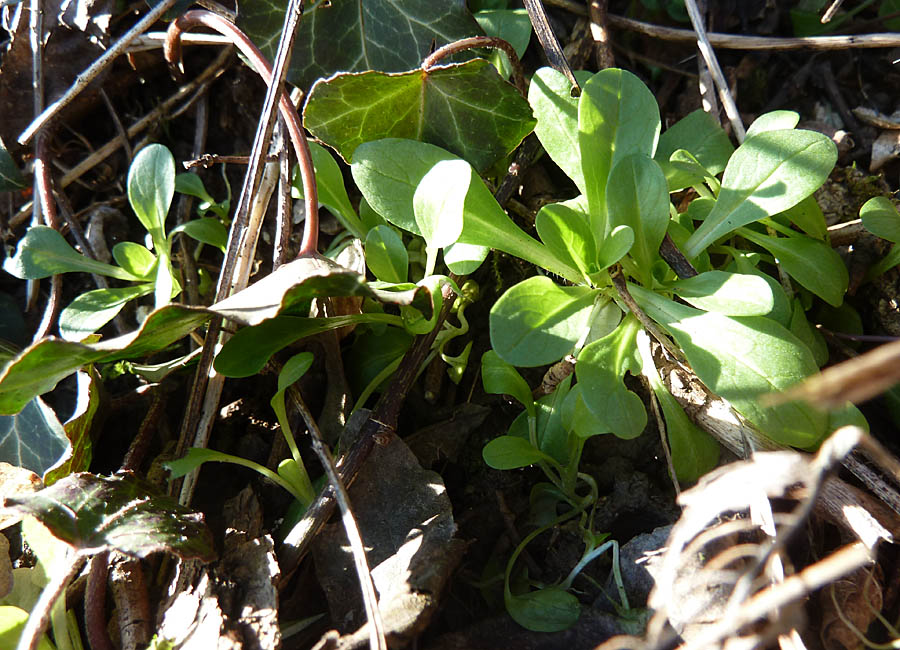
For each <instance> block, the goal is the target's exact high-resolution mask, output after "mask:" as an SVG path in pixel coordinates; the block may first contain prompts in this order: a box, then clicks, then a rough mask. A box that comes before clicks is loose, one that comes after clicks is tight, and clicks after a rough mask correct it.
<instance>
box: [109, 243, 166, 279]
mask: <svg viewBox="0 0 900 650" xmlns="http://www.w3.org/2000/svg"><path fill="white" fill-rule="evenodd" d="M112 256H113V259H114V260H115V261H116V264H118V265H119V266H120V267H122V269H123V270H124V271H125V272H126V273H130V274H131V275H133V276H134V277H135V278H140V279H142V280H149V279H151V278H152V277H153V276H152V273H153V267H154V266H156V255H154V254H153V253H151V252H150V251H149V250H147V248H146V247H145V246H141V245H140V244H136V243H134V242H130V241H121V242H119V243H118V244H116V245H115V246H113V249H112Z"/></svg>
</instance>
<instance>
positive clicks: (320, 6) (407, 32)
mask: <svg viewBox="0 0 900 650" xmlns="http://www.w3.org/2000/svg"><path fill="white" fill-rule="evenodd" d="M286 7H287V0H269V1H268V2H246V3H241V6H240V13H239V15H238V26H239V27H240V28H241V29H243V30H244V31H245V32H247V34H248V35H249V36H250V38H251V39H253V42H254V43H256V44H257V45H258V46H259V48H260V49H261V50H262V51H263V53H264V54H265V55H266V56H267V57H268V58H269V60H272V59H273V58H274V55H275V49H276V48H277V47H278V41H279V39H280V38H281V28H282V25H283V24H284V11H285V8H286ZM481 33H482V31H481V28H480V27H479V26H478V23H476V22H475V19H474V18H472V16H471V15H470V14H469V12H468V11H466V3H465V2H464V0H331V2H320V3H316V6H315V7H314V8H312V9H308V10H307V11H306V12H305V13H304V15H303V20H302V21H300V26H299V27H298V28H297V38H296V40H295V42H294V43H295V45H294V51H293V55H292V57H291V66H290V68H289V70H288V80H289V81H290V82H291V83H293V84H296V85H298V86H299V87H300V88H303V89H306V88H309V87H310V86H311V85H312V83H313V82H314V81H315V80H316V79H318V78H319V77H327V76H329V75H331V74H334V73H335V72H338V71H347V72H356V71H360V70H381V71H383V72H400V71H403V70H410V69H411V68H414V67H416V66H418V65H419V64H420V63H421V62H422V59H424V58H425V57H426V56H428V54H429V53H430V52H431V49H432V47H441V46H442V45H446V44H447V43H450V42H452V41H455V40H458V39H460V38H464V37H466V36H475V35H478V34H481Z"/></svg>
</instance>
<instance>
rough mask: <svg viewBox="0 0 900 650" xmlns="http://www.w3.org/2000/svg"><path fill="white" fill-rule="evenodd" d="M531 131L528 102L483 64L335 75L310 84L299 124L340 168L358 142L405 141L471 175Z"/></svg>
mask: <svg viewBox="0 0 900 650" xmlns="http://www.w3.org/2000/svg"><path fill="white" fill-rule="evenodd" d="M373 97H377V98H378V101H377V102H373V101H372V98H373ZM534 124H535V121H534V118H533V117H532V115H531V108H530V107H529V106H528V102H527V101H526V100H525V99H524V98H523V97H522V96H521V95H520V94H519V92H518V90H516V89H515V87H513V86H512V85H510V84H509V83H508V82H506V81H504V80H503V79H502V78H501V77H500V75H499V74H497V71H496V70H495V69H494V66H492V65H491V64H490V63H488V62H487V61H485V60H484V59H476V60H474V61H468V62H467V63H458V64H451V65H447V66H439V67H436V68H432V69H430V70H428V71H425V70H422V69H421V68H419V69H416V70H411V71H410V72H404V73H402V74H386V73H384V72H376V71H368V72H361V73H352V74H339V75H336V76H334V77H331V78H329V79H322V80H320V81H318V82H316V85H315V86H313V88H312V90H311V91H310V95H309V99H308V100H307V101H306V106H305V108H304V109H303V125H304V126H305V127H306V128H307V129H309V132H310V133H312V134H313V135H314V136H316V137H317V138H318V139H319V140H321V141H322V142H324V143H325V144H327V145H329V146H331V147H334V149H336V150H337V152H338V153H340V154H341V156H342V157H343V158H344V160H346V161H350V160H352V159H353V156H354V151H355V150H356V148H357V147H358V146H359V145H361V144H362V143H364V142H371V141H373V140H380V139H383V138H407V139H410V140H420V141H422V142H429V143H431V144H434V145H437V146H439V147H442V148H444V149H447V150H448V151H451V152H453V153H455V154H456V155H458V156H459V157H460V158H463V159H465V160H466V161H468V162H469V163H470V164H471V165H472V166H473V167H475V168H476V169H478V170H479V171H484V170H486V169H488V168H489V167H490V166H491V165H493V164H494V163H495V162H497V161H498V160H499V159H501V158H503V157H504V156H505V155H506V154H508V153H509V152H510V151H512V150H513V149H515V148H516V147H517V146H518V145H519V143H520V142H522V139H523V138H524V137H525V136H526V135H528V134H529V133H530V132H531V131H532V129H533V128H534Z"/></svg>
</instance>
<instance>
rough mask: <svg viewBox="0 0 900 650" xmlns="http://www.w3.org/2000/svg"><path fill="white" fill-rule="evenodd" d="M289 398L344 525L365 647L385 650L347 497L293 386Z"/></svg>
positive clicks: (382, 629)
mask: <svg viewBox="0 0 900 650" xmlns="http://www.w3.org/2000/svg"><path fill="white" fill-rule="evenodd" d="M288 391H289V392H290V393H291V397H292V400H291V401H292V406H294V408H296V409H297V410H299V411H300V414H301V415H302V416H303V420H304V421H305V422H306V427H307V428H308V429H309V433H310V440H311V442H312V448H313V451H315V452H316V456H318V457H319V462H320V463H321V464H322V467H323V468H324V469H325V475H326V476H327V477H328V482H329V483H330V484H331V487H332V489H333V490H334V498H335V501H336V502H337V505H338V508H340V510H341V521H342V522H343V524H344V531H345V532H346V533H347V540H348V541H349V542H350V551H351V552H352V553H353V562H354V564H355V565H356V574H357V577H358V578H359V586H360V589H362V596H363V605H364V606H365V609H366V616H367V617H368V619H369V647H370V648H372V649H373V650H374V649H375V648H377V649H378V650H387V641H385V638H384V622H383V621H382V620H381V612H380V611H379V609H378V597H377V596H376V594H375V585H374V584H373V583H372V574H371V573H370V571H369V563H368V561H367V560H366V549H365V546H363V540H362V535H360V533H359V527H358V526H357V525H356V519H355V518H354V517H353V510H352V509H351V508H350V497H349V496H348V495H347V490H346V489H345V488H344V484H343V483H342V482H341V477H340V476H339V475H338V471H337V468H336V467H335V466H334V459H333V458H332V457H331V452H330V451H328V447H327V446H326V445H325V440H324V438H323V437H322V432H321V431H320V430H319V425H318V424H316V421H315V419H314V418H313V416H312V414H311V413H310V412H309V409H308V408H307V407H306V402H304V401H303V395H301V394H300V389H299V388H297V385H296V384H293V385H291V386H290V388H288Z"/></svg>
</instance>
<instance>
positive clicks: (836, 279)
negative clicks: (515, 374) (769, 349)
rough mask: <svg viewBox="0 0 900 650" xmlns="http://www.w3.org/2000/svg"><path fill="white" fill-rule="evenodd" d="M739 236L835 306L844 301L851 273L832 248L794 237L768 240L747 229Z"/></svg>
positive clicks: (814, 240)
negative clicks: (766, 252)
mask: <svg viewBox="0 0 900 650" xmlns="http://www.w3.org/2000/svg"><path fill="white" fill-rule="evenodd" d="M741 235H743V236H744V237H745V238H747V239H749V240H750V241H752V242H753V243H754V244H757V245H758V246H762V247H763V248H765V249H766V250H767V251H769V252H770V253H772V255H774V256H775V259H776V260H777V261H778V262H779V263H780V264H781V268H783V269H784V270H785V271H786V272H787V273H788V275H790V276H791V277H792V278H794V279H795V280H796V281H797V282H799V283H800V284H801V285H803V286H804V287H806V288H807V289H809V290H810V291H812V292H813V293H814V294H816V295H817V296H819V297H820V298H821V299H822V300H824V301H825V302H827V303H828V304H830V305H833V306H835V307H837V306H838V305H840V304H841V302H843V300H844V294H845V293H847V286H848V284H849V282H850V274H849V272H848V271H847V267H846V266H845V265H844V261H843V260H842V259H841V256H840V255H838V253H837V251H835V250H834V249H833V248H832V247H831V246H829V245H828V244H826V243H825V242H822V241H819V240H818V239H812V238H810V237H806V236H805V235H801V234H799V233H798V234H797V235H794V236H792V237H770V236H768V235H763V234H761V233H758V232H756V231H754V230H751V229H750V228H743V229H741Z"/></svg>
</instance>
